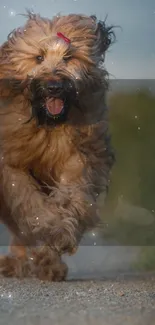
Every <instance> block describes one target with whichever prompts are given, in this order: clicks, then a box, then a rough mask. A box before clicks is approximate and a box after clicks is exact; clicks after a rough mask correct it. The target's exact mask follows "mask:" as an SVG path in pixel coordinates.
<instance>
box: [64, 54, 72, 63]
mask: <svg viewBox="0 0 155 325" xmlns="http://www.w3.org/2000/svg"><path fill="white" fill-rule="evenodd" d="M71 58H72V56H71V55H64V57H63V60H64V61H65V62H68V61H69V60H71Z"/></svg>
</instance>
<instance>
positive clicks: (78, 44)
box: [0, 13, 114, 125]
mask: <svg viewBox="0 0 155 325" xmlns="http://www.w3.org/2000/svg"><path fill="white" fill-rule="evenodd" d="M113 36H114V34H113V30H112V28H111V27H107V26H106V25H105V22H101V21H97V19H96V17H95V16H91V17H87V16H82V15H74V14H72V15H68V16H60V17H54V18H53V20H49V19H45V18H42V17H40V16H39V15H35V14H32V13H28V20H27V22H26V24H25V26H24V27H23V28H18V29H16V30H14V31H13V32H12V33H11V34H10V35H9V36H8V40H7V42H5V43H4V44H3V45H2V47H1V49H0V77H1V80H3V81H4V79H5V82H6V80H7V83H6V84H7V87H8V89H10V90H11V92H12V93H13V94H14V95H16V94H17V93H20V92H23V94H24V96H27V98H29V100H30V102H31V106H32V115H33V116H35V117H36V118H37V119H38V121H39V124H51V125H52V124H53V123H60V122H65V120H66V119H67V115H68V111H69V110H70V108H71V107H72V106H74V107H75V106H76V105H77V106H78V105H79V98H80V94H82V93H85V92H87V91H90V93H91V91H93V89H97V88H98V87H100V86H101V82H102V80H101V79H102V78H101V64H102V63H103V62H104V56H105V52H106V50H107V49H108V47H109V46H110V44H111V42H112V38H113ZM103 71H104V69H103ZM103 71H102V76H103ZM105 74H106V72H105ZM3 81H1V82H2V83H3V84H4V82H3Z"/></svg>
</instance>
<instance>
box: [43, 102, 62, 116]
mask: <svg viewBox="0 0 155 325" xmlns="http://www.w3.org/2000/svg"><path fill="white" fill-rule="evenodd" d="M63 106H64V103H63V101H62V100H61V99H59V98H48V99H47V100H46V107H47V109H48V111H49V113H51V114H52V115H58V114H60V113H61V111H62V110H63Z"/></svg>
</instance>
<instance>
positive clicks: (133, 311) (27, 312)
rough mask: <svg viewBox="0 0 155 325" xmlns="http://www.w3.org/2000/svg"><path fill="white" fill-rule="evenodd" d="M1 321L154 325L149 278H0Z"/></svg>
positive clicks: (154, 279) (153, 284) (16, 324)
mask: <svg viewBox="0 0 155 325" xmlns="http://www.w3.org/2000/svg"><path fill="white" fill-rule="evenodd" d="M0 315H1V317H0V324H3V325H6V324H7V325H8V324H11V325H51V324H54V325H57V324H60V325H61V324H63V325H71V324H74V325H79V324H81V325H86V324H89V325H94V324H95V325H100V324H101V325H118V324H120V325H124V324H125V325H128V324H131V325H143V324H144V325H154V324H155V276H153V275H152V276H148V277H147V276H146V277H143V278H142V277H134V278H133V276H131V277H129V276H125V277H124V276H121V277H119V278H117V277H116V278H112V279H100V280H97V281H92V280H89V281H68V282H65V283H53V284H49V283H43V282H39V281H17V280H9V279H7V280H6V279H2V280H1V285H0Z"/></svg>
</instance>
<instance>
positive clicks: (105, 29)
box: [91, 15, 115, 56]
mask: <svg viewBox="0 0 155 325" xmlns="http://www.w3.org/2000/svg"><path fill="white" fill-rule="evenodd" d="M91 19H92V20H93V22H94V23H95V24H96V26H95V27H96V29H95V34H96V38H97V49H98V55H100V56H105V52H106V51H107V50H108V48H109V46H110V45H111V44H112V43H113V42H114V41H115V33H114V30H113V26H107V25H106V21H101V20H99V21H98V20H97V17H96V16H95V15H93V16H91Z"/></svg>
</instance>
